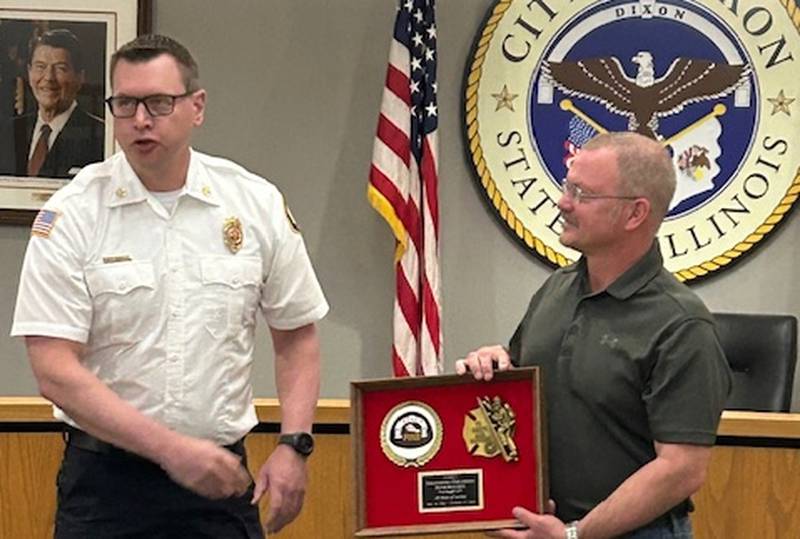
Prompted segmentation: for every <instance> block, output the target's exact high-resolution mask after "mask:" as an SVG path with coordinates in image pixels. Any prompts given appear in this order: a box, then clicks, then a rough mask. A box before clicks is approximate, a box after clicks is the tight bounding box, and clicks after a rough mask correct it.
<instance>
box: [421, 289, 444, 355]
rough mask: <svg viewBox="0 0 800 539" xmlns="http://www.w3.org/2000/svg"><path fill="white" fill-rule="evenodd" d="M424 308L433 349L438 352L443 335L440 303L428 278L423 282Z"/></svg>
mask: <svg viewBox="0 0 800 539" xmlns="http://www.w3.org/2000/svg"><path fill="white" fill-rule="evenodd" d="M422 292H423V304H422V305H423V309H424V310H425V323H426V324H427V326H428V334H429V335H430V337H431V342H432V343H433V349H434V350H436V353H437V354H438V353H439V351H440V350H441V342H440V341H439V337H440V335H441V330H440V327H441V326H440V325H439V304H438V303H436V298H434V297H433V291H432V290H431V286H430V283H429V282H428V279H427V278H426V279H425V280H424V282H423V288H422Z"/></svg>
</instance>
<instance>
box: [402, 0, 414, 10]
mask: <svg viewBox="0 0 800 539" xmlns="http://www.w3.org/2000/svg"><path fill="white" fill-rule="evenodd" d="M412 7H414V0H406V3H405V5H404V6H403V8H404V9H405V10H406V11H408V12H409V13H411V8H412Z"/></svg>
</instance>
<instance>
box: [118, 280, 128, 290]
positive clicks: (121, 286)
mask: <svg viewBox="0 0 800 539" xmlns="http://www.w3.org/2000/svg"><path fill="white" fill-rule="evenodd" d="M118 288H119V289H120V290H125V289H126V288H128V281H120V283H119V287H118Z"/></svg>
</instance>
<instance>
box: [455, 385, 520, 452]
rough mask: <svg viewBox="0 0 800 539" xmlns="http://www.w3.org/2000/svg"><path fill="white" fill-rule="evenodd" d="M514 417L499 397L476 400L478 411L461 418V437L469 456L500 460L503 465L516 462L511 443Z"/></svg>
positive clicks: (515, 418) (510, 409)
mask: <svg viewBox="0 0 800 539" xmlns="http://www.w3.org/2000/svg"><path fill="white" fill-rule="evenodd" d="M516 427H517V414H516V413H514V410H513V409H512V408H511V406H510V405H509V404H508V403H507V402H505V401H503V399H501V398H500V397H498V396H495V397H494V398H491V399H490V398H489V397H479V398H478V407H477V408H475V409H473V410H470V411H469V412H467V415H466V416H464V429H463V431H462V435H463V437H464V443H465V444H466V445H467V451H469V454H470V455H476V456H479V457H487V458H492V457H496V456H502V457H503V459H504V460H505V461H506V462H514V461H517V460H519V451H518V450H517V444H516V442H515V441H514V434H515V432H516Z"/></svg>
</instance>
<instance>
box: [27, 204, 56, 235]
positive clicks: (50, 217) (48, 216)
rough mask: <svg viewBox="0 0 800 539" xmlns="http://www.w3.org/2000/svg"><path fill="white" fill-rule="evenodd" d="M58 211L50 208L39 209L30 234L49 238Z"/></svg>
mask: <svg viewBox="0 0 800 539" xmlns="http://www.w3.org/2000/svg"><path fill="white" fill-rule="evenodd" d="M57 218H58V212H55V211H52V210H39V213H38V214H36V219H34V220H33V225H32V226H31V234H32V235H34V236H39V237H42V238H49V237H50V232H52V230H53V226H54V225H55V224H56V219H57Z"/></svg>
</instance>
